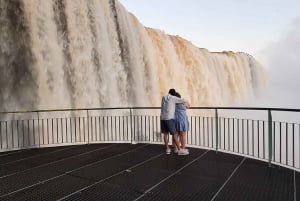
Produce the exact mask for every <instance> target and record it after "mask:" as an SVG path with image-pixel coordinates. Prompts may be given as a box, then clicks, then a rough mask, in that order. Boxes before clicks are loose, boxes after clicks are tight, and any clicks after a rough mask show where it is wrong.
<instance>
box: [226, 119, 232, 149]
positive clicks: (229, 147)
mask: <svg viewBox="0 0 300 201" xmlns="http://www.w3.org/2000/svg"><path fill="white" fill-rule="evenodd" d="M227 128H228V133H227V136H228V151H230V150H231V146H230V118H228V124H227Z"/></svg>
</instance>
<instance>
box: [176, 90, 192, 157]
mask: <svg viewBox="0 0 300 201" xmlns="http://www.w3.org/2000/svg"><path fill="white" fill-rule="evenodd" d="M175 96H176V97H178V98H181V95H180V94H179V93H178V92H176V93H175ZM189 107H190V104H189V103H188V102H184V103H176V106H175V126H176V131H177V132H178V136H179V138H180V143H181V149H183V150H186V152H188V150H187V149H186V147H185V146H186V134H187V131H189V119H188V116H187V114H186V109H187V108H189ZM175 148H176V147H175ZM176 151H178V150H176V149H175V150H174V152H176Z"/></svg>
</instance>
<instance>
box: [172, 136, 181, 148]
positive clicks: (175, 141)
mask: <svg viewBox="0 0 300 201" xmlns="http://www.w3.org/2000/svg"><path fill="white" fill-rule="evenodd" d="M173 140H174V145H175V146H174V147H175V149H176V148H177V149H178V150H180V144H179V140H178V133H176V134H174V135H173Z"/></svg>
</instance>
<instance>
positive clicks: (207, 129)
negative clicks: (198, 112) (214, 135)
mask: <svg viewBox="0 0 300 201" xmlns="http://www.w3.org/2000/svg"><path fill="white" fill-rule="evenodd" d="M205 120H206V132H207V147H209V125H208V124H209V121H208V117H205Z"/></svg>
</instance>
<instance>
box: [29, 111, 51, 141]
mask: <svg viewBox="0 0 300 201" xmlns="http://www.w3.org/2000/svg"><path fill="white" fill-rule="evenodd" d="M51 122H52V123H51V132H52V144H55V143H54V132H53V130H54V129H53V124H54V123H53V117H52V118H51ZM33 130H34V129H33Z"/></svg>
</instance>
